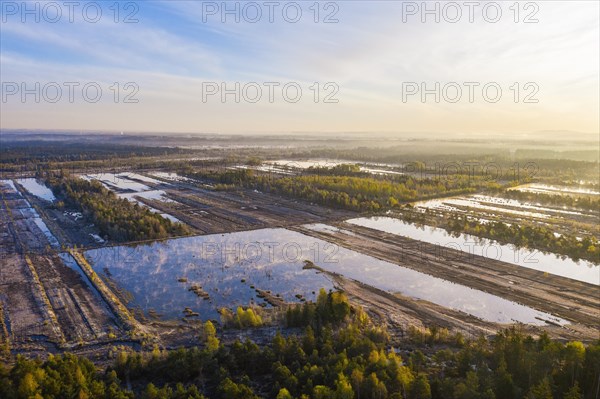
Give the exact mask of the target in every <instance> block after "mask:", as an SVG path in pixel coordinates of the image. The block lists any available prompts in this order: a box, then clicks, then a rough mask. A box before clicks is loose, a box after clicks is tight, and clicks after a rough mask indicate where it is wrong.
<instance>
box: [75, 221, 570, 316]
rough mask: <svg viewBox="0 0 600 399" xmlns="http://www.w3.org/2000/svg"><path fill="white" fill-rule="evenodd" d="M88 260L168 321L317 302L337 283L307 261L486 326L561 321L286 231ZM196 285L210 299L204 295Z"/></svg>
mask: <svg viewBox="0 0 600 399" xmlns="http://www.w3.org/2000/svg"><path fill="white" fill-rule="evenodd" d="M85 255H86V257H87V259H88V260H89V261H90V263H91V264H92V266H93V268H94V270H96V272H97V273H99V274H100V275H102V276H103V278H105V279H107V280H112V281H114V282H115V283H116V284H117V285H118V286H119V287H120V288H121V289H123V290H124V291H125V292H127V293H129V294H131V296H132V300H131V302H130V304H129V306H132V307H140V308H142V309H143V310H144V312H146V313H147V314H149V313H151V312H156V313H158V314H160V315H163V316H164V317H167V318H177V317H182V316H183V311H184V309H185V308H186V307H187V308H189V309H191V310H192V311H194V312H197V313H198V314H199V315H200V317H201V318H202V319H206V318H216V316H217V310H218V308H220V307H223V306H225V307H233V306H237V305H248V304H250V303H252V302H254V303H257V304H259V303H261V302H262V300H261V299H260V298H259V297H258V296H257V292H256V289H260V290H265V291H267V290H268V291H271V292H272V293H273V295H277V294H279V295H280V297H281V298H283V299H284V300H285V301H288V302H293V301H298V298H299V297H298V295H300V298H305V299H306V300H313V299H314V298H315V294H314V293H315V292H318V290H319V288H321V287H324V288H326V289H331V288H332V287H333V285H332V283H331V282H329V280H328V279H327V278H326V277H325V275H323V274H319V273H318V272H317V271H316V270H305V269H303V266H304V261H305V260H310V261H312V262H314V263H315V265H317V266H318V267H320V268H322V269H323V270H326V271H328V272H331V273H337V274H341V275H343V276H345V277H347V278H351V279H355V280H357V281H360V282H362V283H364V284H368V285H371V286H373V287H376V288H378V289H381V290H385V291H388V292H391V293H401V294H402V295H405V296H409V297H413V298H417V299H423V300H427V301H431V302H433V303H436V304H438V305H441V306H445V307H449V308H451V309H455V310H459V311H462V312H465V313H468V314H471V315H474V316H476V317H479V318H481V319H484V320H487V321H492V322H498V323H512V322H521V323H528V324H535V325H544V324H545V320H550V321H552V322H554V323H564V320H561V319H559V318H556V317H553V316H551V315H549V314H546V313H544V312H539V311H537V310H534V309H531V308H529V307H526V306H523V305H520V304H517V303H515V302H511V301H508V300H506V299H503V298H500V297H497V296H494V295H491V294H488V293H485V292H482V291H478V290H475V289H471V288H469V287H466V286H462V285H459V284H454V283H450V282H448V281H445V280H442V279H439V278H435V277H432V276H429V275H426V274H423V273H420V272H417V271H414V270H411V269H407V268H404V267H401V266H398V265H395V264H392V263H389V262H385V261H382V260H378V259H375V258H373V257H371V256H368V255H363V254H361V253H358V252H355V251H352V250H348V249H345V248H339V247H337V246H335V245H333V244H330V243H328V242H326V241H323V240H319V239H316V238H312V237H308V236H305V235H303V234H300V233H297V232H293V231H289V230H285V229H262V230H255V231H251V232H237V233H230V234H220V235H209V236H198V237H186V238H179V239H173V240H168V241H165V242H160V243H154V244H150V245H140V246H135V247H127V246H122V247H114V248H103V249H97V250H91V251H87V252H86V253H85ZM252 286H254V288H252ZM193 287H199V288H201V290H202V291H203V292H205V293H206V294H207V295H208V298H209V299H202V298H201V297H199V296H198V295H197V294H196V293H194V289H193Z"/></svg>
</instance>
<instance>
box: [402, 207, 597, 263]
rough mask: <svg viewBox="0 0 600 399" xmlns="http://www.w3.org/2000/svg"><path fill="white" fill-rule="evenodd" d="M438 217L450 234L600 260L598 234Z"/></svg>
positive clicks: (594, 261) (464, 218) (454, 217)
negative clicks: (555, 232)
mask: <svg viewBox="0 0 600 399" xmlns="http://www.w3.org/2000/svg"><path fill="white" fill-rule="evenodd" d="M408 219H410V218H408ZM436 220H437V221H438V222H437V226H438V227H441V228H444V229H445V230H446V231H448V232H449V233H453V234H456V233H465V234H470V235H473V236H476V237H484V238H489V239H492V240H494V241H497V242H499V243H500V244H512V245H515V246H516V247H518V248H529V249H536V250H540V251H542V252H550V253H555V254H559V255H565V256H568V257H570V258H572V259H574V260H579V259H585V260H587V261H590V262H592V263H594V264H599V263H600V244H599V243H598V239H597V238H595V237H589V236H586V237H583V238H582V239H581V240H580V239H578V238H577V237H576V236H575V235H572V234H569V235H567V234H562V235H559V236H558V237H557V236H556V235H554V231H553V230H552V229H551V228H550V227H545V226H532V225H527V224H519V225H517V224H507V223H503V222H499V221H489V222H486V223H482V222H480V221H478V220H472V219H469V218H468V217H467V216H464V215H452V216H450V217H449V218H447V219H446V221H445V222H444V221H440V220H439V218H438V219H436Z"/></svg>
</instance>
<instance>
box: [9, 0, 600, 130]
mask: <svg viewBox="0 0 600 399" xmlns="http://www.w3.org/2000/svg"><path fill="white" fill-rule="evenodd" d="M2 3H3V4H2V25H1V38H0V44H1V51H0V66H1V74H2V76H1V80H2V82H3V83H6V82H13V83H17V84H19V85H20V84H22V83H25V84H26V87H34V84H35V82H40V84H41V86H43V85H44V84H46V83H48V82H57V83H59V84H61V85H62V83H63V82H78V83H80V84H81V85H84V84H86V83H88V82H96V83H97V84H98V85H99V86H100V87H102V89H103V93H102V98H101V100H100V101H99V102H97V103H88V102H86V101H84V100H83V99H82V98H81V96H77V92H76V98H75V101H74V102H73V103H70V102H68V101H66V100H64V99H65V98H66V96H63V100H61V101H58V102H57V103H49V102H48V101H44V100H43V99H42V101H40V102H39V103H37V102H35V101H34V100H33V97H32V96H29V97H27V98H26V99H25V102H22V101H21V97H20V95H19V93H16V94H14V95H10V96H8V97H6V101H4V97H3V102H2V103H1V104H0V106H1V107H2V124H1V126H0V127H2V128H49V129H61V128H65V129H76V130H88V129H98V130H117V131H120V130H124V131H173V132H223V133H228V132H291V131H314V132H343V131H362V132H364V131H374V132H375V131H376V132H407V131H409V132H431V131H435V132H440V133H454V134H461V135H467V136H468V135H477V134H487V133H489V132H494V133H507V134H508V133H527V132H532V131H542V130H570V131H578V132H584V133H591V134H596V135H597V134H598V107H599V104H598V90H599V78H598V70H599V65H598V62H599V61H598V60H599V59H600V55H599V53H598V48H599V47H600V45H599V37H600V31H599V23H598V14H599V9H598V2H596V1H580V2H566V1H564V2H563V1H545V2H543V1H542V2H535V4H536V8H535V9H533V8H527V7H528V6H526V3H527V2H521V3H520V5H519V22H518V23H515V22H514V16H515V14H514V10H511V9H509V7H510V5H511V4H513V2H498V3H495V4H499V3H501V10H502V17H501V18H499V20H498V21H497V22H495V23H491V22H489V21H487V20H486V19H485V18H484V17H483V11H482V9H483V7H484V6H486V4H487V3H490V2H481V3H480V6H479V7H478V8H476V9H475V12H474V14H473V15H474V21H473V22H469V21H468V17H467V15H465V13H466V12H467V11H468V9H467V8H466V7H464V6H463V2H457V3H456V4H459V6H460V10H461V12H463V16H462V18H461V19H460V20H459V21H458V22H456V23H450V22H448V21H447V20H445V18H444V16H446V17H448V18H452V17H453V14H452V15H450V14H446V15H445V14H443V13H442V12H441V10H442V7H444V6H445V5H446V4H447V3H448V2H437V6H438V7H440V17H441V20H440V22H439V23H436V22H435V21H434V20H433V16H431V15H429V16H427V20H426V21H425V22H422V21H421V13H420V12H417V13H416V14H415V15H412V14H410V13H409V11H410V10H411V9H410V7H412V6H413V5H416V6H417V7H420V4H421V2H416V3H412V2H401V1H395V2H394V1H382V2H380V1H369V2H367V1H338V2H320V3H318V5H317V6H318V8H319V10H320V12H319V18H318V19H319V22H318V23H315V22H314V20H313V19H314V16H315V14H314V9H315V8H314V7H315V6H314V3H315V2H314V1H306V2H297V3H298V4H301V7H302V17H301V18H300V20H299V22H297V23H291V22H288V21H286V20H285V18H284V16H283V11H282V8H283V7H284V6H287V7H288V9H289V10H292V11H293V10H294V7H295V5H293V4H291V3H292V2H278V4H279V5H278V6H277V7H276V8H275V12H274V21H273V22H269V20H268V16H267V15H266V13H267V12H268V6H266V3H265V2H256V3H255V4H256V5H257V6H258V7H259V8H260V9H261V11H262V12H263V16H262V18H260V20H259V22H258V23H249V22H247V21H246V20H244V16H246V17H247V18H252V16H253V15H250V14H248V15H243V14H240V17H241V21H240V23H236V22H235V21H234V20H233V16H232V15H228V16H227V19H228V20H227V21H226V22H225V23H223V22H222V20H221V17H222V15H221V12H222V4H223V2H220V1H219V2H200V1H172V0H171V1H146V2H136V4H137V5H138V7H137V8H138V10H137V12H136V13H135V15H134V18H136V19H137V20H138V22H137V23H123V22H122V19H123V18H124V17H125V15H126V14H127V13H128V12H130V11H132V10H133V8H132V7H131V6H129V8H128V9H125V7H126V6H127V4H128V2H121V3H120V5H119V9H120V15H119V20H120V22H119V23H115V22H114V20H113V17H114V14H113V12H114V11H113V10H111V9H110V8H109V7H111V6H112V5H113V4H114V2H113V1H107V2H96V3H95V4H99V5H100V8H101V9H102V12H103V14H102V17H101V18H100V19H99V21H98V22H97V23H90V22H89V21H86V20H85V19H84V18H83V17H82V11H81V8H76V9H75V12H74V22H73V23H70V22H69V21H68V18H67V15H66V12H67V11H68V10H67V9H66V8H65V7H64V6H63V7H62V8H61V11H62V12H63V16H62V18H61V19H60V21H59V22H58V23H49V22H47V21H45V20H44V18H43V17H44V15H42V14H41V20H40V22H39V23H36V22H35V21H34V20H33V17H32V16H31V15H28V16H27V17H28V20H27V21H26V22H24V23H23V22H22V21H21V17H22V15H21V14H22V11H23V10H22V8H20V7H22V6H21V3H22V2H17V3H14V4H17V5H18V6H19V9H18V10H16V11H15V10H14V7H12V6H7V3H12V2H6V1H3V2H2ZM48 3H52V2H29V4H28V7H30V8H33V7H36V4H37V7H39V10H42V8H43V7H44V6H46V7H49V6H48ZM55 3H56V4H59V5H61V4H63V2H62V1H59V2H55ZM85 3H86V2H81V5H83V4H85ZM236 3H237V4H238V7H240V10H241V9H242V7H244V5H245V4H246V3H247V2H228V4H227V7H230V8H233V7H235V5H236ZM330 3H331V4H330ZM529 3H531V2H529ZM292 6H294V7H292ZM428 6H429V7H435V6H436V2H429V5H428ZM11 7H12V8H11ZM211 7H213V8H211ZM214 7H217V8H218V10H217V12H216V14H215V15H212V14H211V15H208V14H207V11H209V10H214ZM310 7H313V8H312V9H311V8H310ZM48 10H50V8H48ZM248 10H249V11H251V9H248ZM413 10H414V9H413ZM449 10H450V11H452V10H451V9H449ZM333 11H335V15H334V18H336V19H337V20H338V22H337V23H323V19H324V18H325V15H327V14H329V13H331V12H333ZM419 11H420V10H419ZM48 12H50V11H48ZM532 12H533V14H532V15H533V17H534V18H537V19H538V22H537V23H527V24H526V23H523V19H524V18H525V17H526V16H527V15H529V14H530V13H532ZM40 13H41V11H40ZM53 15H54V14H50V15H49V17H50V18H51V17H53ZM291 15H292V16H293V15H294V14H293V13H291ZM403 18H405V20H406V21H403ZM115 82H117V83H119V84H120V85H121V86H122V85H123V84H125V83H127V82H134V83H135V84H136V85H137V86H138V87H139V92H138V93H137V94H136V96H135V98H137V99H139V102H138V103H136V104H124V103H122V101H121V100H122V96H123V95H124V94H127V93H126V92H125V91H123V90H122V89H120V90H121V92H120V94H121V97H120V99H119V100H120V101H119V102H117V103H115V101H114V98H113V96H112V94H113V93H112V92H111V91H110V89H109V87H110V86H111V85H112V84H113V83H115ZM207 82H215V83H217V84H218V85H220V84H222V83H225V84H226V85H227V87H230V88H233V87H234V84H235V82H239V83H240V86H243V85H244V84H247V83H248V82H257V83H258V84H260V85H262V83H264V82H277V83H279V84H280V85H284V84H286V83H289V82H294V83H295V84H296V85H298V86H300V87H301V89H302V96H301V99H300V101H298V102H297V103H290V102H287V101H285V99H284V98H282V96H281V95H276V96H275V100H274V101H273V102H272V103H271V102H268V101H263V100H264V99H265V92H266V90H267V89H266V88H264V90H263V100H261V101H259V102H257V103H251V102H248V101H244V99H242V101H240V103H236V102H235V101H233V96H229V97H227V98H226V99H225V101H224V102H223V101H222V100H221V97H220V95H218V94H217V95H215V96H211V97H209V98H208V100H207V101H202V92H203V90H205V86H203V85H205V84H206V83H207ZM315 82H318V83H319V85H320V86H319V88H320V91H319V94H320V97H319V102H315V101H314V100H315V99H314V97H313V94H314V91H311V89H310V87H314V86H313V85H314V83H315ZM327 82H332V83H334V84H335V85H336V86H337V87H338V88H339V90H338V91H337V92H336V94H335V96H334V98H336V99H337V100H339V101H338V102H337V103H323V101H322V99H323V96H324V95H325V94H327V93H328V92H327V91H324V90H323V85H324V84H325V83H327ZM407 82H408V83H410V82H414V83H417V84H419V85H420V84H422V83H425V84H426V87H428V88H433V87H435V83H436V82H439V83H440V87H443V86H444V85H445V84H447V83H449V82H457V83H458V84H460V85H461V87H462V88H463V90H466V88H465V86H463V85H462V83H464V82H477V83H479V85H480V86H479V87H481V86H483V85H485V84H486V83H489V82H494V83H495V84H497V85H498V86H499V87H501V89H502V96H501V100H500V101H499V102H497V103H490V102H487V101H485V100H484V99H483V98H482V96H481V91H480V89H479V88H478V89H477V90H476V91H475V94H476V98H475V100H474V101H473V102H469V101H468V100H467V95H466V92H465V91H463V96H462V97H461V100H460V101H458V102H457V103H451V102H448V101H445V100H444V99H442V101H440V102H435V101H434V100H433V96H429V97H428V98H427V97H426V98H425V100H426V101H425V102H423V101H421V100H420V99H421V97H420V95H418V94H417V95H415V96H412V97H410V98H409V101H403V96H402V93H403V90H405V89H406V88H405V85H406V84H407ZM515 82H517V83H518V84H519V86H518V87H519V90H520V99H519V100H520V101H519V102H517V103H515V101H514V91H513V90H511V89H510V88H511V87H514V86H513V85H514V83H515ZM526 83H535V85H536V87H537V88H538V90H537V93H536V94H535V96H534V97H535V98H536V99H538V100H539V101H538V102H537V103H533V104H527V103H523V102H522V99H523V96H524V95H526V94H528V93H529V92H530V91H529V90H524V87H523V86H524V85H525V84H526ZM4 89H6V86H3V90H4ZM4 91H6V90H4ZM3 94H6V93H3Z"/></svg>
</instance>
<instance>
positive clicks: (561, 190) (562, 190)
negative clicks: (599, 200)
mask: <svg viewBox="0 0 600 399" xmlns="http://www.w3.org/2000/svg"><path fill="white" fill-rule="evenodd" d="M513 190H518V191H529V192H532V193H542V194H560V195H574V194H575V195H579V194H587V195H600V192H598V191H595V190H591V189H589V188H580V187H570V186H554V185H548V184H538V183H533V184H525V185H522V186H518V187H514V188H513Z"/></svg>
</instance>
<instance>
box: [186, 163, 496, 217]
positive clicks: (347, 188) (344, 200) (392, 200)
mask: <svg viewBox="0 0 600 399" xmlns="http://www.w3.org/2000/svg"><path fill="white" fill-rule="evenodd" d="M187 175H188V176H189V177H191V178H194V179H210V180H212V181H214V182H216V183H218V184H220V185H221V186H222V187H231V185H236V186H241V187H247V188H251V189H256V190H261V191H265V192H271V193H275V194H279V195H283V196H287V197H291V198H300V199H304V200H307V201H310V202H314V203H318V204H321V205H326V206H330V207H334V208H342V209H348V210H353V211H379V210H383V209H389V208H394V207H398V206H400V204H401V203H406V202H410V201H415V200H421V199H429V198H436V197H440V196H450V195H464V194H470V193H473V192H475V191H477V185H474V184H473V180H472V179H470V178H469V177H468V176H462V177H460V176H459V177H456V178H453V179H448V180H438V179H416V178H412V177H410V176H401V180H398V181H391V180H386V179H384V178H375V177H357V176H337V175H329V174H326V175H303V176H286V177H273V176H269V175H264V174H255V173H254V171H253V170H249V169H232V170H225V171H222V170H211V171H196V172H194V173H188V174H187ZM482 184H484V185H486V187H487V185H488V183H484V182H482ZM489 184H490V185H491V186H490V188H492V187H493V188H494V189H498V186H497V185H496V184H495V183H489Z"/></svg>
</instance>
